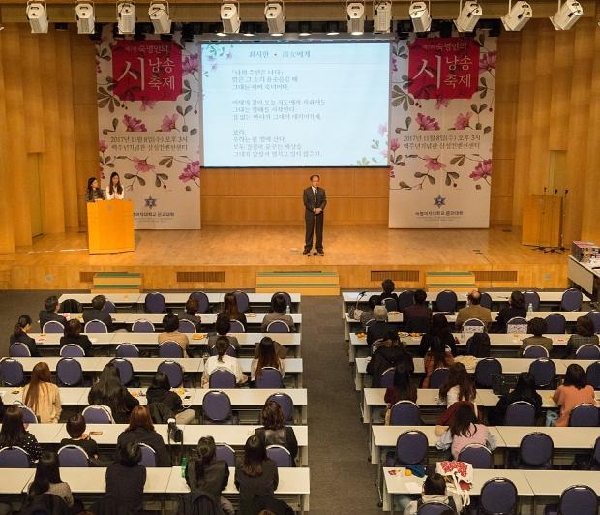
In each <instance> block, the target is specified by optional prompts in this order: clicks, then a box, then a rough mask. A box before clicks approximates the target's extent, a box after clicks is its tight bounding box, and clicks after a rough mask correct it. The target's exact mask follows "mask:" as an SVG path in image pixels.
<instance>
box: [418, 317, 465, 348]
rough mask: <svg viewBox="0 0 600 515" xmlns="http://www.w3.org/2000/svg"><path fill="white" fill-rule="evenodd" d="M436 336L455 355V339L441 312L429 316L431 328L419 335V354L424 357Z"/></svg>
mask: <svg viewBox="0 0 600 515" xmlns="http://www.w3.org/2000/svg"><path fill="white" fill-rule="evenodd" d="M436 338H439V339H440V341H441V342H442V344H443V345H444V347H449V348H450V352H452V355H453V356H456V353H457V349H456V340H455V339H454V335H453V334H452V330H451V329H450V324H448V319H447V318H446V315H444V314H442V313H436V314H435V315H433V317H431V328H430V329H429V332H427V333H425V334H424V335H423V336H422V337H421V343H420V344H419V355H420V356H422V357H424V356H425V354H427V351H429V349H430V348H431V345H432V343H433V342H434V341H435V339H436Z"/></svg>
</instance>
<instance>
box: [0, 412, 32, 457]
mask: <svg viewBox="0 0 600 515" xmlns="http://www.w3.org/2000/svg"><path fill="white" fill-rule="evenodd" d="M2 447H21V449H23V450H24V451H25V452H26V453H27V454H29V460H30V461H37V460H39V459H40V456H41V455H42V447H41V446H40V444H39V443H38V441H37V438H36V437H35V436H34V435H32V434H31V433H30V432H29V431H26V430H25V426H24V425H23V412H22V411H21V408H19V406H16V405H14V404H13V405H11V406H7V407H6V409H5V410H4V417H3V419H2V428H0V448H2Z"/></svg>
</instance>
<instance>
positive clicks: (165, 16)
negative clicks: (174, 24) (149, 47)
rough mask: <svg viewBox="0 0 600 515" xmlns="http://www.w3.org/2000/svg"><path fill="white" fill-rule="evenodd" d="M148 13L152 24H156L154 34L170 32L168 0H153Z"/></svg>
mask: <svg viewBox="0 0 600 515" xmlns="http://www.w3.org/2000/svg"><path fill="white" fill-rule="evenodd" d="M148 15H149V16H150V21H151V22H152V25H154V34H168V33H169V32H171V18H170V17H169V3H168V2H166V1H164V2H151V3H150V8H149V9H148Z"/></svg>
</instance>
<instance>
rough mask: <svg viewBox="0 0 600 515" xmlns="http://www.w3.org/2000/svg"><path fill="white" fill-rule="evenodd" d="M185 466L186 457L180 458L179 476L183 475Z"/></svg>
mask: <svg viewBox="0 0 600 515" xmlns="http://www.w3.org/2000/svg"><path fill="white" fill-rule="evenodd" d="M186 468H187V458H186V457H185V456H184V457H183V458H181V477H185V469H186Z"/></svg>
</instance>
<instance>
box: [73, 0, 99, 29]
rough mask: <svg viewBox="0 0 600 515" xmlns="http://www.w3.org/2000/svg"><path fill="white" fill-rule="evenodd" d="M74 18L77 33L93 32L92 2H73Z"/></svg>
mask: <svg viewBox="0 0 600 515" xmlns="http://www.w3.org/2000/svg"><path fill="white" fill-rule="evenodd" d="M75 19H76V20H77V34H93V33H94V32H95V30H94V29H95V27H94V22H95V16H94V3H93V2H77V3H76V4H75Z"/></svg>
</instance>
